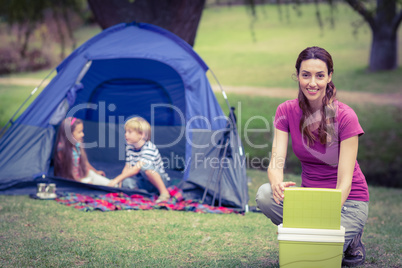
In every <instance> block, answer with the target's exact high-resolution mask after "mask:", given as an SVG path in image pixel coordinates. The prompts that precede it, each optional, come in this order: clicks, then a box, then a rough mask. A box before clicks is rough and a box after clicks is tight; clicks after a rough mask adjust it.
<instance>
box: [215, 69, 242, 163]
mask: <svg viewBox="0 0 402 268" xmlns="http://www.w3.org/2000/svg"><path fill="white" fill-rule="evenodd" d="M209 71H210V72H211V74H212V76H213V77H214V79H215V81H216V82H217V83H218V86H219V88H220V90H221V92H222V95H223V98H224V99H225V102H226V105H227V106H228V109H229V114H230V119H231V120H232V123H233V130H235V131H236V132H237V126H236V119H235V115H234V112H233V110H232V108H231V106H230V104H229V100H228V97H227V95H226V92H225V90H223V87H222V85H221V83H219V80H218V78H217V77H216V75H215V73H214V72H213V71H212V70H211V69H209ZM237 144H238V145H239V148H238V150H239V153H240V156H243V149H242V148H241V146H240V144H241V141H240V136H239V135H237Z"/></svg>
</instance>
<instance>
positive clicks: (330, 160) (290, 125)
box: [274, 99, 369, 201]
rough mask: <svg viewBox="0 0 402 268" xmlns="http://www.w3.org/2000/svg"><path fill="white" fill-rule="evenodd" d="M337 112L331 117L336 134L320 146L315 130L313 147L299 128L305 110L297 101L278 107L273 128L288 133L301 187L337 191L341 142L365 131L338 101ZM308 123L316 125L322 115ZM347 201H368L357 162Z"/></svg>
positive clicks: (347, 107)
mask: <svg viewBox="0 0 402 268" xmlns="http://www.w3.org/2000/svg"><path fill="white" fill-rule="evenodd" d="M334 105H335V107H336V112H335V114H333V115H327V118H328V117H335V123H334V130H335V135H334V137H332V140H331V142H327V144H324V145H323V144H321V143H320V141H319V139H318V135H317V133H318V132H317V130H315V131H313V134H315V135H316V137H317V139H316V141H315V142H314V145H310V146H308V145H307V140H306V139H305V138H302V134H301V132H300V129H299V124H300V119H301V116H302V110H301V109H300V107H299V103H298V100H297V99H294V100H288V101H286V102H284V103H282V104H280V105H279V106H278V109H277V111H276V114H275V122H274V126H275V127H276V128H277V129H279V130H282V131H285V132H289V133H290V136H291V139H292V147H293V151H294V153H295V155H296V156H297V157H298V158H299V160H300V162H301V165H302V176H301V177H302V185H301V186H302V187H312V188H335V187H336V182H337V175H338V162H339V149H340V142H341V141H343V140H345V139H348V138H350V137H353V136H356V135H359V136H360V135H363V134H364V131H363V129H362V127H361V126H360V124H359V120H358V118H357V115H356V113H355V112H354V111H353V110H352V108H350V107H349V106H347V105H346V104H343V103H341V102H339V101H335V103H334ZM309 119H310V120H311V121H309V120H307V121H308V122H309V123H314V122H317V121H318V120H320V115H319V112H318V113H317V114H314V115H313V116H311V118H309ZM348 199H350V200H358V201H369V192H368V187H367V182H366V178H365V177H364V175H363V173H362V171H361V169H360V166H359V164H358V162H357V161H356V163H355V168H354V171H353V180H352V189H351V191H350V194H349V197H348Z"/></svg>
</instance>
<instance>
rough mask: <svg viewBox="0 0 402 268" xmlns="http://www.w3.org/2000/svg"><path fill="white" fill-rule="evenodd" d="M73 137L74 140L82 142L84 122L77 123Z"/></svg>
mask: <svg viewBox="0 0 402 268" xmlns="http://www.w3.org/2000/svg"><path fill="white" fill-rule="evenodd" d="M73 138H74V140H75V141H76V142H83V140H84V124H81V123H80V124H77V125H76V126H75V129H74V131H73Z"/></svg>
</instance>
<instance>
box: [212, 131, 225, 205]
mask: <svg viewBox="0 0 402 268" xmlns="http://www.w3.org/2000/svg"><path fill="white" fill-rule="evenodd" d="M224 139H225V142H226V143H225V148H224V150H223V154H222V155H221V157H220V159H219V162H220V161H221V160H222V158H224V157H225V156H226V152H227V149H228V145H229V141H228V140H227V139H226V138H224ZM221 174H222V163H220V165H219V170H218V178H217V181H216V183H217V184H218V189H219V207H220V206H221V200H222V197H221V181H222V177H221ZM215 185H216V184H215ZM215 197H216V187H215V191H214V197H213V199H212V204H211V205H213V204H214V203H215Z"/></svg>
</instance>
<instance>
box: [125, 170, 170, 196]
mask: <svg viewBox="0 0 402 268" xmlns="http://www.w3.org/2000/svg"><path fill="white" fill-rule="evenodd" d="M147 170H153V171H156V172H158V174H159V175H160V176H161V178H162V181H163V183H164V184H165V186H166V187H168V184H167V183H168V182H169V181H168V178H169V177H168V175H167V173H163V174H161V172H160V171H159V170H156V168H155V166H153V165H146V166H143V167H142V168H141V170H140V172H139V173H138V174H137V175H135V176H134V177H132V178H127V179H125V180H123V183H122V187H123V188H129V189H142V190H146V191H147V192H149V193H158V192H159V191H158V189H157V188H156V187H155V186H154V185H153V184H152V183H151V182H150V181H149V180H148V177H147V175H146V173H145V171H147Z"/></svg>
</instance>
